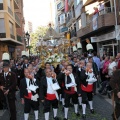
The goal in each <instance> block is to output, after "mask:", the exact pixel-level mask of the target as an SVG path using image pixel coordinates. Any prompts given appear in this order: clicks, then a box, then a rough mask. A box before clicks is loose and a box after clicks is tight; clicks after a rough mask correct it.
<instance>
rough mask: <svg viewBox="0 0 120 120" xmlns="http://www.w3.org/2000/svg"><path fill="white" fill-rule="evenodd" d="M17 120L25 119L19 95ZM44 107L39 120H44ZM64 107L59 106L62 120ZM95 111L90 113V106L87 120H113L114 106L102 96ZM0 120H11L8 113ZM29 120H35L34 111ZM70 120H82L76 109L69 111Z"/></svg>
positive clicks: (97, 97)
mask: <svg viewBox="0 0 120 120" xmlns="http://www.w3.org/2000/svg"><path fill="white" fill-rule="evenodd" d="M16 105H17V120H24V119H23V105H21V103H20V99H19V94H18V95H17V102H16ZM42 108H43V107H42V105H40V111H39V120H44V115H43V112H42ZM61 109H62V107H61V105H59V111H58V116H59V117H60V119H61V120H62V119H63V116H64V114H63V112H62V111H61ZM94 109H95V114H91V113H90V111H89V106H87V118H86V120H112V118H111V114H112V105H111V104H110V103H109V102H107V101H106V100H105V99H104V98H103V97H102V96H100V95H96V96H94ZM79 111H80V113H81V114H82V111H81V110H79ZM0 120H9V116H8V112H7V111H6V112H5V113H4V114H3V116H2V117H0ZM29 120H34V114H33V111H31V113H30V119H29ZM50 120H53V116H52V110H51V113H50ZM69 120H82V118H81V116H80V117H76V115H75V114H74V108H72V107H71V108H70V110H69Z"/></svg>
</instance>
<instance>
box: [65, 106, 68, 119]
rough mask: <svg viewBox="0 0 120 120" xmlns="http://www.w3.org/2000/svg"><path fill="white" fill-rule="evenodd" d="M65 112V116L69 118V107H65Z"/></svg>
mask: <svg viewBox="0 0 120 120" xmlns="http://www.w3.org/2000/svg"><path fill="white" fill-rule="evenodd" d="M64 114H65V118H66V119H67V117H68V108H64Z"/></svg>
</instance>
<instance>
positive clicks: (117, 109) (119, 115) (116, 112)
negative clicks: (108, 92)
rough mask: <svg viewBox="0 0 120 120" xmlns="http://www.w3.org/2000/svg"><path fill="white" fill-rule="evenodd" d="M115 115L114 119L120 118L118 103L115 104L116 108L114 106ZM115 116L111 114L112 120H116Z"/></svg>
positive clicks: (119, 105)
mask: <svg viewBox="0 0 120 120" xmlns="http://www.w3.org/2000/svg"><path fill="white" fill-rule="evenodd" d="M115 115H116V118H117V119H118V118H119V117H120V104H119V103H116V106H115ZM115 115H114V113H113V115H112V116H113V120H116V119H115Z"/></svg>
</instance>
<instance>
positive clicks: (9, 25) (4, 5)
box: [0, 0, 24, 60]
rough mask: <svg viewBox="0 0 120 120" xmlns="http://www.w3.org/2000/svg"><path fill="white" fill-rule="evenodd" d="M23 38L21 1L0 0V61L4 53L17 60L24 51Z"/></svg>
mask: <svg viewBox="0 0 120 120" xmlns="http://www.w3.org/2000/svg"><path fill="white" fill-rule="evenodd" d="M23 36H24V17H23V0H0V60H1V59H2V58H1V57H2V54H3V53H4V52H8V53H9V54H10V57H11V58H15V59H17V56H18V52H20V53H21V51H22V49H24V40H22V39H23ZM17 46H20V47H17Z"/></svg>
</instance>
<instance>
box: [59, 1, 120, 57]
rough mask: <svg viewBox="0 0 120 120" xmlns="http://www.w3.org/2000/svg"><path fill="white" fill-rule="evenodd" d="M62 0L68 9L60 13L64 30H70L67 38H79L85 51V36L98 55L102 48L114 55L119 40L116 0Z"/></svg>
mask: <svg viewBox="0 0 120 120" xmlns="http://www.w3.org/2000/svg"><path fill="white" fill-rule="evenodd" d="M66 1H68V3H66ZM66 1H64V4H65V7H66V4H68V11H67V12H65V11H64V12H63V13H62V14H65V24H64V25H65V26H64V27H67V30H68V31H65V32H69V33H70V36H71V37H70V38H71V41H76V39H77V38H81V43H82V50H83V52H85V51H86V44H87V43H86V40H85V39H86V38H89V39H90V41H91V43H92V45H93V47H94V50H95V51H98V52H99V53H100V54H101V55H102V53H103V51H105V52H106V53H107V54H109V55H111V56H115V55H116V53H117V52H118V51H120V50H119V49H120V46H119V41H118V40H120V27H119V24H120V0H117V1H116V0H66ZM58 3H59V2H58ZM100 3H101V4H100ZM57 5H59V4H57ZM96 9H97V11H98V12H97V14H96V13H95V11H96ZM58 21H59V19H58ZM58 28H59V32H62V31H60V27H58ZM63 32H64V31H63Z"/></svg>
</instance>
